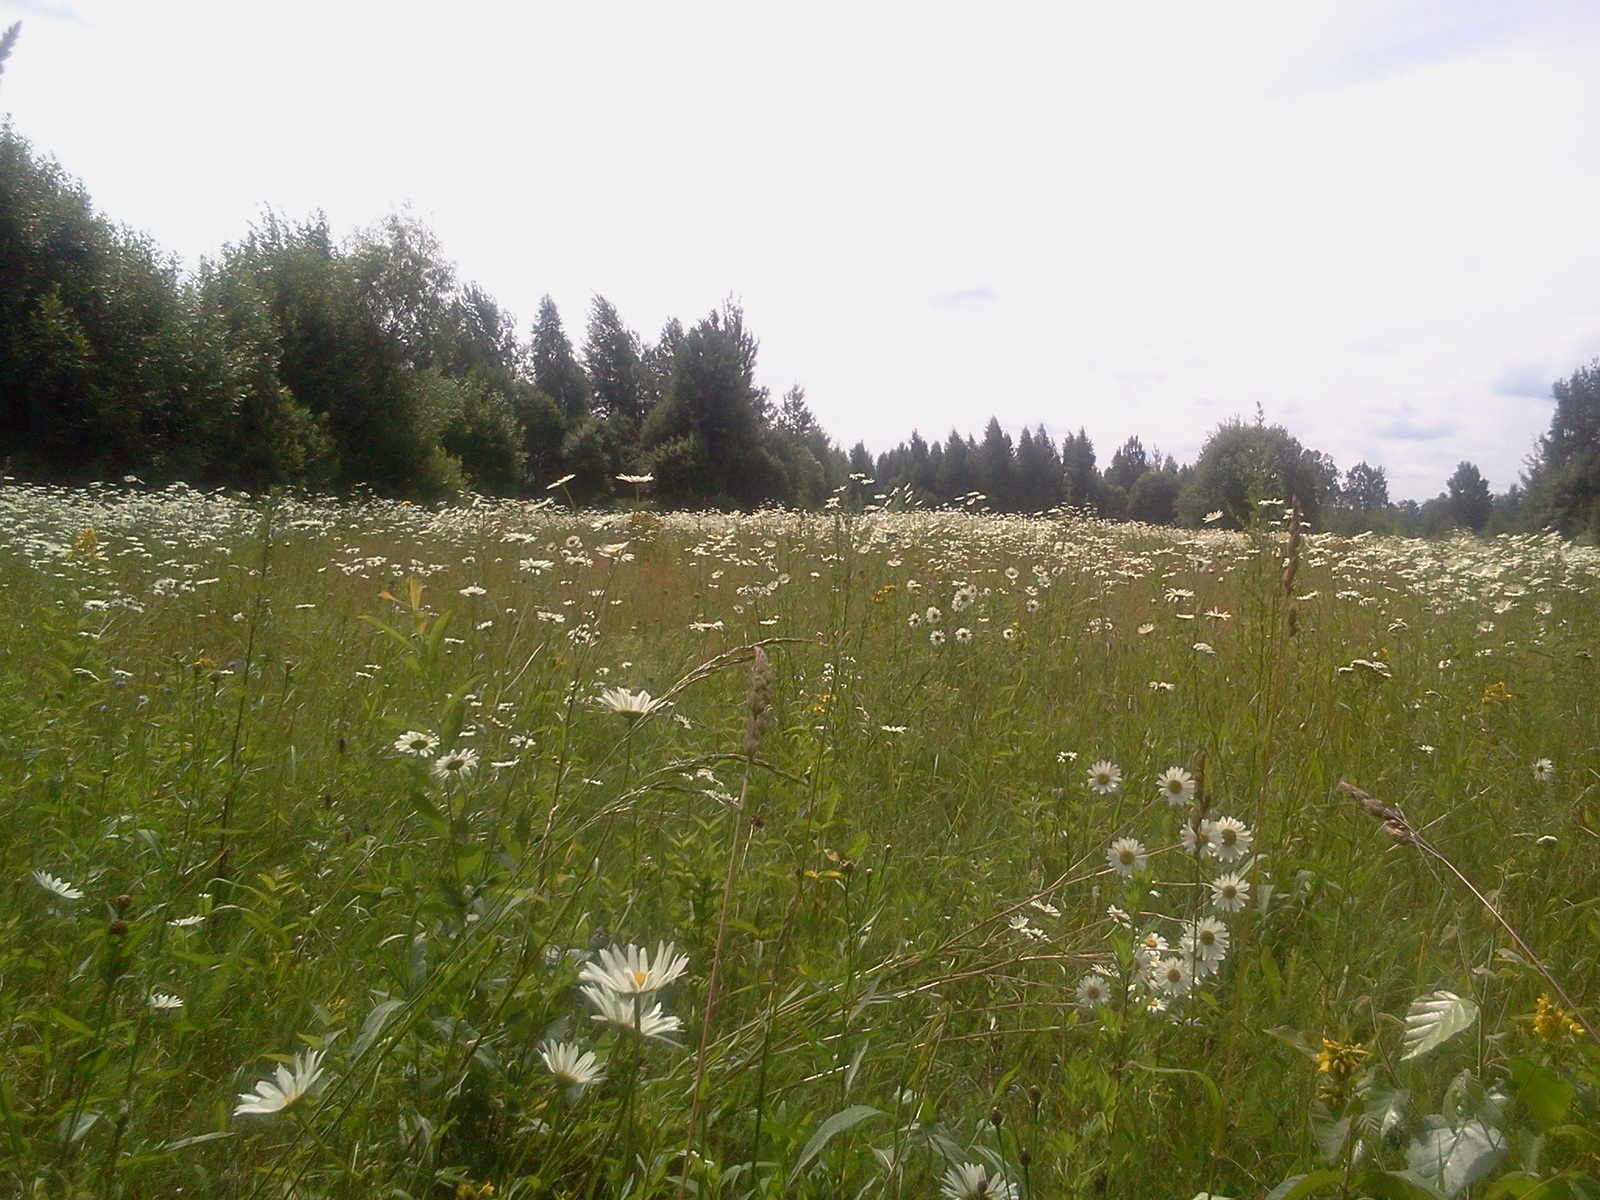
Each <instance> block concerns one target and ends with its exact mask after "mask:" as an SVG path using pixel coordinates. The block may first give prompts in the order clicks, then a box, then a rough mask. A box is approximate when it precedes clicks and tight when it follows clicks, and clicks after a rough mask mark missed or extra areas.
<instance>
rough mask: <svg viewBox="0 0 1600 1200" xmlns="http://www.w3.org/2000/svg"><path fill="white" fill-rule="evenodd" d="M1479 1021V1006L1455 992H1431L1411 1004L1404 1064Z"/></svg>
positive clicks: (1401, 1058)
mask: <svg viewBox="0 0 1600 1200" xmlns="http://www.w3.org/2000/svg"><path fill="white" fill-rule="evenodd" d="M1477 1019H1478V1006H1477V1004H1476V1003H1474V1002H1473V1001H1471V1000H1469V999H1467V998H1466V997H1465V996H1458V995H1456V994H1455V993H1454V992H1444V991H1439V992H1429V993H1428V994H1427V995H1426V996H1418V997H1417V998H1416V999H1415V1000H1413V1001H1412V1002H1411V1008H1410V1010H1409V1011H1408V1012H1407V1013H1406V1037H1405V1053H1404V1054H1402V1055H1401V1056H1400V1061H1402V1062H1404V1061H1405V1060H1406V1059H1409V1058H1418V1057H1420V1056H1421V1055H1424V1054H1426V1053H1428V1051H1430V1050H1433V1049H1436V1048H1437V1047H1439V1046H1442V1045H1444V1044H1445V1043H1446V1042H1448V1041H1449V1040H1450V1039H1451V1038H1453V1037H1455V1035H1456V1034H1458V1033H1460V1032H1461V1031H1462V1030H1463V1029H1467V1028H1469V1027H1470V1026H1471V1025H1472V1023H1473V1022H1474V1021H1476V1020H1477Z"/></svg>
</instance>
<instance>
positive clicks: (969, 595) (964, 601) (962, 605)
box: [950, 583, 978, 612]
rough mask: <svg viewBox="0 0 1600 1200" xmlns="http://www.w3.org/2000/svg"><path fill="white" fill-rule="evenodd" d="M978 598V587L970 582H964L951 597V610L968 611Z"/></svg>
mask: <svg viewBox="0 0 1600 1200" xmlns="http://www.w3.org/2000/svg"><path fill="white" fill-rule="evenodd" d="M977 598H978V589H977V588H975V587H973V586H972V585H971V584H970V583H964V584H962V585H961V586H960V587H958V588H957V589H956V592H955V595H953V596H951V597H950V611H951V612H966V611H967V609H969V608H971V607H972V602H973V601H974V600H976V599H977Z"/></svg>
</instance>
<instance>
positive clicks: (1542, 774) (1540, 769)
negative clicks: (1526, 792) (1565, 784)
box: [1533, 758, 1556, 783]
mask: <svg viewBox="0 0 1600 1200" xmlns="http://www.w3.org/2000/svg"><path fill="white" fill-rule="evenodd" d="M1533 777H1534V779H1535V780H1537V781H1538V782H1539V783H1549V782H1550V781H1551V780H1552V779H1554V778H1555V777H1556V765H1555V763H1553V762H1551V761H1550V760H1549V759H1548V758H1541V759H1538V760H1537V761H1536V762H1535V763H1534V764H1533Z"/></svg>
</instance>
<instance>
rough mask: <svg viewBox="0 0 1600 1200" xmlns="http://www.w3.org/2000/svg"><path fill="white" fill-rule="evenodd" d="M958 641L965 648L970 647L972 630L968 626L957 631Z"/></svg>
mask: <svg viewBox="0 0 1600 1200" xmlns="http://www.w3.org/2000/svg"><path fill="white" fill-rule="evenodd" d="M956 641H957V642H958V643H960V644H961V645H963V646H966V645H969V644H970V643H971V641H972V630H970V629H968V628H967V627H966V626H962V627H961V628H960V629H958V630H956Z"/></svg>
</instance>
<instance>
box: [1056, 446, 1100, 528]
mask: <svg viewBox="0 0 1600 1200" xmlns="http://www.w3.org/2000/svg"><path fill="white" fill-rule="evenodd" d="M1061 472H1062V487H1061V498H1062V500H1063V502H1064V503H1066V504H1067V505H1068V506H1069V507H1071V508H1076V509H1079V510H1080V511H1083V512H1088V513H1093V512H1098V511H1100V509H1101V506H1102V505H1101V500H1102V495H1101V493H1102V486H1101V479H1100V475H1099V473H1098V472H1097V471H1096V470H1095V463H1094V443H1093V442H1091V441H1090V440H1089V435H1088V434H1087V433H1085V432H1084V431H1083V430H1082V429H1081V428H1080V429H1079V430H1078V432H1077V433H1076V434H1068V435H1067V436H1066V438H1065V439H1064V440H1063V441H1062V443H1061Z"/></svg>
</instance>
